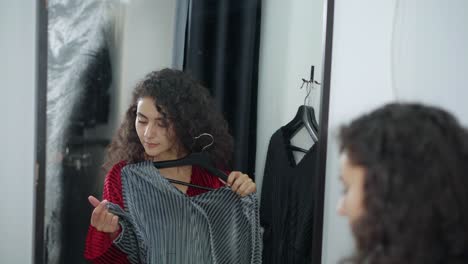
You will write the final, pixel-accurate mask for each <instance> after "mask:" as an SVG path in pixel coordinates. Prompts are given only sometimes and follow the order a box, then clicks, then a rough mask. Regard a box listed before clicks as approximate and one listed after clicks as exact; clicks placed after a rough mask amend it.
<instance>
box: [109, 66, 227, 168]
mask: <svg viewBox="0 0 468 264" xmlns="http://www.w3.org/2000/svg"><path fill="white" fill-rule="evenodd" d="M144 97H150V98H152V99H155V103H156V109H157V110H158V112H160V113H161V114H162V117H163V120H162V121H163V124H164V125H165V126H166V127H169V125H172V127H173V129H174V132H175V138H176V139H177V141H178V142H179V143H180V145H181V146H182V147H183V148H184V150H186V151H188V152H198V151H201V150H202V147H204V146H207V145H208V144H209V143H210V142H211V138H208V137H201V138H200V139H197V140H195V139H194V138H195V137H197V136H199V135H201V134H203V133H209V134H211V135H212V136H213V137H214V144H213V145H211V146H210V147H209V148H207V149H206V150H205V151H206V152H208V154H209V155H210V157H211V159H212V160H213V161H214V162H215V164H216V165H217V166H218V167H220V168H226V169H228V168H229V166H230V163H231V158H232V151H233V150H232V148H233V139H232V136H231V135H230V134H229V132H228V125H227V122H226V120H225V119H224V117H223V116H222V114H221V113H220V112H219V111H217V109H215V106H214V102H213V99H212V98H211V96H210V94H209V91H208V90H207V89H206V88H205V87H203V86H202V85H200V84H199V83H198V82H197V81H196V80H194V79H193V78H191V77H190V76H189V75H188V74H186V73H184V72H182V71H179V70H173V69H163V70H160V71H154V72H151V73H149V74H148V75H146V77H145V78H144V79H143V80H142V81H141V82H140V83H138V84H137V86H136V87H135V89H134V91H133V99H132V103H131V105H130V107H129V108H128V110H127V112H126V114H125V117H124V120H123V122H122V124H121V126H120V128H119V129H118V131H117V133H116V135H115V136H114V138H113V140H112V142H111V144H110V145H109V147H108V151H107V159H106V163H105V165H104V167H106V168H109V167H110V166H112V165H114V164H115V163H117V162H119V161H122V160H125V161H126V162H128V163H135V162H140V161H143V160H145V150H144V148H143V146H142V144H141V143H140V140H139V138H138V135H137V132H136V128H135V119H136V112H137V104H138V100H139V99H141V98H144Z"/></svg>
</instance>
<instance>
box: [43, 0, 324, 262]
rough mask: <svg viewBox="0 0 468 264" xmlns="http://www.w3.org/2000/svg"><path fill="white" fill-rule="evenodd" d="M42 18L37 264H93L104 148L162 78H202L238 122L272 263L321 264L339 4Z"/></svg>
mask: <svg viewBox="0 0 468 264" xmlns="http://www.w3.org/2000/svg"><path fill="white" fill-rule="evenodd" d="M44 4H45V6H41V7H40V8H42V9H43V11H44V12H42V15H43V16H44V17H45V18H46V19H44V17H43V18H42V22H41V23H43V24H42V26H43V27H45V28H46V29H47V30H46V32H45V33H46V35H47V37H46V41H47V45H46V46H45V47H47V51H46V50H45V47H44V50H43V51H42V52H46V54H47V59H44V58H43V60H45V61H46V63H44V64H43V65H47V85H42V86H40V87H39V89H40V92H43V93H45V94H46V95H47V96H46V97H47V99H46V103H45V104H46V106H45V108H46V114H45V115H44V116H45V120H42V121H41V122H43V124H44V125H45V127H46V136H45V140H44V145H43V147H44V150H45V151H44V155H45V159H44V162H43V164H40V166H43V167H44V170H43V173H39V183H41V182H42V183H43V185H41V184H39V186H42V187H43V188H40V187H38V188H37V189H36V191H37V194H36V196H37V197H43V200H41V199H38V201H43V204H40V203H39V204H38V205H37V206H36V207H37V209H36V241H35V243H36V251H35V263H64V262H66V263H86V260H85V259H84V257H83V253H84V250H85V249H84V248H85V243H86V234H87V232H88V227H89V225H90V217H91V213H92V211H93V207H92V206H91V205H90V204H89V202H88V201H87V197H88V196H89V195H93V196H95V197H98V198H100V197H101V196H102V189H103V183H104V179H105V177H106V174H107V172H108V171H107V170H104V169H103V164H104V162H105V155H106V148H107V147H108V145H109V144H110V142H111V141H112V137H113V135H114V134H115V133H116V130H117V128H118V127H119V125H120V123H121V122H122V120H123V116H124V115H125V111H126V109H127V108H128V106H129V104H130V101H131V93H132V90H133V88H134V87H135V85H136V84H137V83H138V81H140V80H142V79H143V78H144V76H145V75H146V74H148V73H149V72H151V71H154V70H161V69H163V68H173V69H179V70H183V71H185V72H188V73H190V74H191V76H193V77H194V78H195V79H197V80H198V81H199V82H200V83H201V84H203V85H204V86H205V87H206V88H207V89H208V90H209V92H210V93H211V95H212V96H213V98H214V102H215V105H216V108H217V110H219V111H220V112H221V113H222V114H223V116H224V117H225V119H226V120H227V123H228V125H229V132H230V133H231V134H232V135H233V138H234V151H233V162H232V168H231V169H232V170H236V171H237V170H238V171H242V172H244V173H246V174H248V175H249V176H250V177H251V178H252V179H253V180H254V181H255V182H256V186H257V198H258V199H259V201H258V204H259V207H260V213H259V217H260V223H261V225H262V229H263V238H262V239H263V243H264V245H265V249H266V250H264V251H263V256H262V258H263V259H264V260H263V262H264V263H273V262H269V261H268V259H276V261H279V262H278V263H312V262H314V263H319V262H320V258H321V240H322V233H321V232H322V231H321V228H322V214H323V213H322V211H323V184H324V177H325V175H324V174H325V165H324V164H325V155H326V153H325V150H326V135H327V133H326V131H327V116H328V93H329V80H330V67H331V33H332V31H331V26H332V21H333V16H332V12H333V1H330V0H329V1H324V0H317V1H315V0H293V1H280V0H271V1H260V0H244V1H227V0H225V1H224V0H223V1H189V0H178V1H171V0H157V1H156V0H141V1H117V0H115V1H110V0H108V1H97V0H96V1H84V2H83V1H78V2H77V1H68V0H49V1H46V2H45V3H44ZM295 116H296V118H295ZM297 118H298V119H297ZM296 119H297V120H296ZM294 120H296V121H294ZM297 122H298V123H297ZM295 123H297V124H295ZM286 129H287V130H288V131H289V132H288V133H286ZM286 134H287V135H288V136H286ZM214 140H216V139H214ZM278 180H280V181H281V184H278V182H277V181H278ZM260 199H261V200H260ZM279 209H281V210H279ZM279 215H281V216H282V217H283V221H285V222H284V223H282V222H278V221H276V220H275V219H277V218H278V217H277V216H279ZM284 219H287V220H284ZM288 226H290V227H295V228H297V230H295V232H296V231H297V233H299V235H297V234H293V232H290V233H288V234H287V236H288V238H286V239H289V240H287V241H288V244H285V245H280V244H279V243H282V242H281V241H283V238H282V237H280V235H281V230H285V227H288ZM278 247H282V249H281V250H273V249H277V248H278ZM293 250H295V251H296V252H295V253H294V254H293V255H289V254H290V252H292V251H293ZM283 259H284V260H286V259H294V262H284V261H283Z"/></svg>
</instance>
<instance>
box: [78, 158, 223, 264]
mask: <svg viewBox="0 0 468 264" xmlns="http://www.w3.org/2000/svg"><path fill="white" fill-rule="evenodd" d="M124 166H125V162H124V161H122V162H119V163H117V164H116V165H114V167H112V169H111V170H110V171H109V172H108V174H107V176H106V178H105V180H104V191H103V194H102V199H106V200H107V201H109V202H112V203H115V204H117V205H119V206H120V207H122V208H124V209H125V205H124V203H123V198H122V181H121V177H120V173H121V171H122V168H123V167H124ZM190 182H191V183H192V184H196V185H201V186H206V187H210V188H214V189H217V188H219V187H221V186H223V185H224V184H223V183H222V182H221V181H220V180H219V179H218V178H216V177H215V176H213V175H211V174H209V173H208V172H206V171H205V170H202V169H200V168H199V167H196V166H193V167H192V177H191V179H190ZM204 192H206V191H205V190H201V189H198V188H192V187H189V188H188V189H187V195H188V196H195V195H199V194H202V193H204ZM84 256H85V258H86V259H87V260H90V261H92V262H93V263H104V264H106V263H112V264H119V263H130V262H129V261H128V259H127V255H126V254H125V253H123V252H122V251H120V250H119V249H118V248H117V247H116V246H115V245H114V244H112V240H111V239H110V237H109V234H108V233H104V232H100V231H97V230H96V229H95V228H94V227H92V226H91V225H90V226H89V229H88V235H87V237H86V245H85V252H84Z"/></svg>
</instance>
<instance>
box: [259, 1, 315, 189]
mask: <svg viewBox="0 0 468 264" xmlns="http://www.w3.org/2000/svg"><path fill="white" fill-rule="evenodd" d="M322 13H323V3H322V1H309V0H291V1H283V0H266V1H263V2H262V21H261V30H260V31H261V33H260V34H261V36H260V57H259V83H258V112H257V115H258V116H257V155H256V166H255V177H256V183H257V189H258V191H259V195H260V192H261V187H262V181H263V172H264V167H265V159H266V152H267V149H268V143H269V141H270V137H271V135H272V134H273V133H274V132H275V131H276V130H277V129H279V128H280V127H281V126H283V125H285V124H286V123H288V122H289V121H290V120H292V118H293V117H294V116H295V115H296V112H297V109H298V107H299V106H300V105H301V104H303V103H304V98H305V96H306V90H305V88H303V89H302V90H300V89H299V88H300V86H301V84H302V78H305V79H309V77H310V66H311V65H315V79H316V80H318V81H321V73H322ZM319 98H320V87H317V88H315V89H314V90H313V91H312V93H311V95H310V98H309V99H310V100H309V101H308V102H307V103H308V104H309V105H311V106H313V107H314V108H315V109H316V113H315V114H316V116H317V121H318V117H319V114H320V112H319V111H318V110H319V109H320V105H319V103H320V102H319V101H320V100H319Z"/></svg>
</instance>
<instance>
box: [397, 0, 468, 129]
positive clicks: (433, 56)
mask: <svg viewBox="0 0 468 264" xmlns="http://www.w3.org/2000/svg"><path fill="white" fill-rule="evenodd" d="M393 32H394V33H393V35H394V37H393V49H392V52H393V54H392V58H393V65H392V69H393V80H394V87H395V90H396V92H397V97H398V99H401V100H405V101H414V100H419V101H422V102H426V103H430V104H435V105H438V106H441V107H444V108H446V109H448V110H450V111H452V112H453V113H454V114H455V115H456V116H457V117H458V118H459V119H460V121H461V122H462V123H463V124H464V125H465V126H468V104H467V101H468V89H467V88H468V74H467V73H468V1H466V0H450V1H440V0H411V1H398V5H397V9H396V13H395V28H394V31H393Z"/></svg>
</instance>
